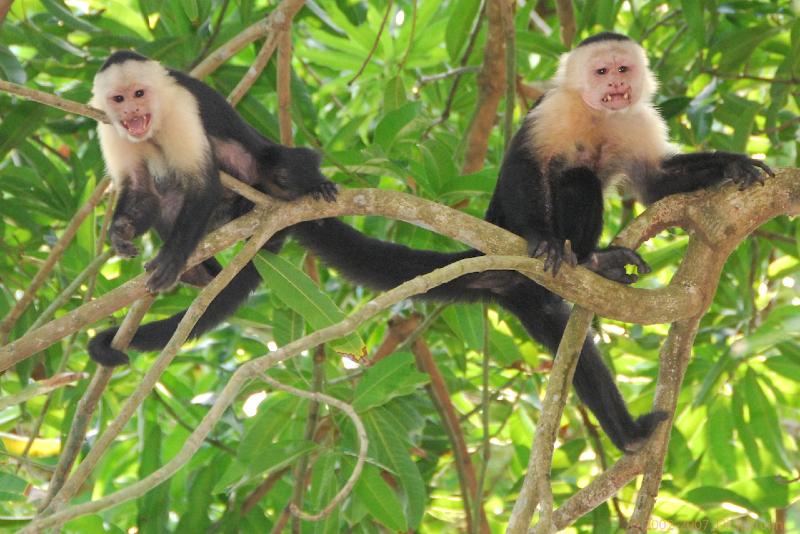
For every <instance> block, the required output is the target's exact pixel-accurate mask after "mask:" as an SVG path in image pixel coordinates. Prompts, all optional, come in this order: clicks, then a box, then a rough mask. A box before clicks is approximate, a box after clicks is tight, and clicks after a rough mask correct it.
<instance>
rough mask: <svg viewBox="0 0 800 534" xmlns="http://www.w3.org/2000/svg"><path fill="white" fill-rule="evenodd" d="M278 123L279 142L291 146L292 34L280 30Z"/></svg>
mask: <svg viewBox="0 0 800 534" xmlns="http://www.w3.org/2000/svg"><path fill="white" fill-rule="evenodd" d="M277 76H278V79H277V83H276V85H277V91H278V125H279V126H280V132H281V144H282V145H285V146H292V145H293V144H294V143H293V136H292V34H291V32H289V31H282V32H281V34H280V36H279V37H278V69H277Z"/></svg>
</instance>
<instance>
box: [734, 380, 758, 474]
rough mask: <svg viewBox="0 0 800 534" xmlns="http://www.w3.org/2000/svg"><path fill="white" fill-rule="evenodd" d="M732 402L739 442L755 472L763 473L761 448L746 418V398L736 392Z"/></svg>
mask: <svg viewBox="0 0 800 534" xmlns="http://www.w3.org/2000/svg"><path fill="white" fill-rule="evenodd" d="M731 400H732V403H731V407H732V410H731V413H732V414H733V422H734V424H735V425H736V435H737V436H739V441H740V442H741V443H742V446H744V452H745V454H746V455H747V459H748V460H749V461H750V465H751V466H752V468H753V470H754V471H756V472H758V471H761V468H762V465H763V462H762V460H761V448H760V447H759V446H758V444H757V443H756V438H755V435H754V432H753V427H752V426H751V425H750V422H749V421H747V420H746V419H745V417H744V397H743V396H742V395H741V394H740V393H739V392H738V391H736V390H734V391H733V396H732V398H731Z"/></svg>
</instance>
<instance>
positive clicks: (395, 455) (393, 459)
mask: <svg viewBox="0 0 800 534" xmlns="http://www.w3.org/2000/svg"><path fill="white" fill-rule="evenodd" d="M364 426H365V427H366V429H367V435H368V436H369V440H370V443H371V444H374V445H376V446H377V447H376V450H377V455H378V458H379V459H380V460H381V461H382V462H383V463H384V464H385V465H388V466H389V467H390V468H391V469H392V472H393V473H394V475H395V476H396V477H397V478H398V479H399V481H400V486H401V487H402V488H403V493H404V496H405V507H404V510H405V516H406V519H407V521H408V525H409V527H410V528H412V529H417V528H418V527H419V524H420V522H421V521H422V516H423V515H424V514H425V504H426V502H427V499H428V497H427V492H426V491H425V482H424V481H423V480H422V475H421V474H420V472H419V467H418V466H417V464H416V463H414V461H413V460H412V459H411V455H410V453H409V451H410V449H411V442H410V441H409V439H408V437H407V435H405V434H403V433H401V429H402V428H404V425H403V424H402V422H401V421H399V420H398V419H397V418H396V417H395V416H394V415H393V414H392V413H391V411H389V410H386V409H383V408H379V409H376V410H371V411H370V412H369V413H367V414H366V415H365V417H364Z"/></svg>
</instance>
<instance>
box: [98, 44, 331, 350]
mask: <svg viewBox="0 0 800 534" xmlns="http://www.w3.org/2000/svg"><path fill="white" fill-rule="evenodd" d="M92 93H93V97H92V101H91V104H92V105H93V106H95V107H97V108H99V109H101V110H103V111H105V112H106V114H107V115H108V118H109V120H110V121H111V124H104V123H100V124H99V126H98V133H99V137H100V145H101V148H102V151H103V157H104V159H105V162H106V166H107V168H108V172H109V174H110V175H111V177H112V180H113V183H114V187H115V188H117V189H118V190H119V199H118V201H117V206H116V209H115V211H114V215H113V218H112V222H111V228H110V232H109V233H110V239H111V245H112V246H113V248H114V250H115V252H116V253H117V254H118V255H120V256H124V257H133V256H136V255H137V254H138V250H137V248H136V246H135V245H134V244H133V242H132V240H133V239H134V238H135V237H137V236H139V235H141V234H142V233H144V232H145V231H146V230H148V229H149V228H151V227H154V228H155V229H156V231H157V232H158V234H159V235H160V236H161V238H162V240H163V242H164V244H163V245H162V247H161V249H160V250H159V252H158V254H157V255H156V257H155V258H154V259H153V260H151V261H150V262H149V263H147V264H146V266H145V269H146V270H147V271H149V272H150V278H149V279H148V281H147V287H148V289H149V290H150V291H154V292H155V291H163V290H166V289H169V288H170V287H172V286H173V285H174V284H175V283H176V282H177V280H178V278H179V277H180V278H181V280H183V281H184V282H187V283H192V284H195V285H205V284H207V283H208V282H209V281H210V280H211V279H212V278H213V277H214V276H216V274H217V273H218V272H219V271H220V265H219V263H218V262H217V261H216V260H215V259H213V258H211V259H209V260H206V261H205V262H203V263H202V264H200V265H197V266H195V267H193V268H191V269H189V270H188V271H186V272H185V273H184V272H183V271H184V269H185V267H186V260H187V259H188V257H189V255H190V254H191V253H192V252H193V251H194V249H195V247H196V246H197V243H198V242H199V241H200V239H201V238H202V237H203V235H205V234H206V233H207V232H209V231H210V230H212V229H214V228H216V227H218V226H220V225H222V224H224V223H226V222H228V221H230V220H232V219H234V218H236V217H238V216H240V215H242V214H244V213H245V212H247V211H249V210H250V209H252V207H253V206H252V204H251V203H250V202H249V201H247V200H245V199H243V198H241V197H239V196H238V195H236V194H234V193H232V192H230V191H228V190H227V189H226V188H224V187H222V185H221V183H220V179H219V172H220V170H223V171H225V172H227V173H228V174H231V175H232V176H234V177H236V178H237V179H239V180H241V181H243V182H245V183H247V184H249V185H251V186H253V187H255V188H256V189H258V190H260V191H262V192H264V193H267V194H270V195H272V196H275V197H277V198H281V199H285V200H293V199H295V198H298V197H300V196H302V195H306V194H311V195H313V196H315V197H323V198H325V199H326V200H329V201H333V200H335V198H336V186H335V185H334V184H333V183H332V182H330V181H329V180H327V179H326V178H325V177H324V176H323V175H322V174H321V172H320V170H319V162H320V158H319V156H318V155H317V154H316V153H315V152H314V151H312V150H310V149H307V148H289V147H285V146H282V145H280V144H277V143H275V142H273V141H270V140H269V139H267V138H265V137H264V136H262V135H261V134H260V133H258V132H257V131H256V130H255V129H254V128H252V127H251V126H250V125H249V124H247V123H246V122H245V121H244V120H242V118H241V117H240V116H239V115H238V114H237V113H236V111H235V110H234V109H233V108H232V107H231V106H230V105H229V104H228V103H227V102H226V101H225V98H224V97H222V95H220V94H219V93H217V92H216V91H214V90H213V89H211V88H210V87H209V86H208V85H206V84H204V83H203V82H201V81H199V80H196V79H194V78H192V77H190V76H188V75H186V74H184V73H182V72H179V71H175V70H171V69H167V68H165V67H163V66H162V65H161V64H160V63H158V62H157V61H153V60H151V59H148V58H146V57H144V56H141V55H139V54H137V53H135V52H130V51H119V52H115V53H114V54H112V55H111V56H110V57H109V58H108V59H107V60H106V61H105V63H104V64H103V66H102V67H100V70H99V71H98V72H97V75H96V76H95V79H94V86H93V89H92ZM282 241H283V239H282V238H281V237H277V238H276V239H273V241H271V242H270V243H268V244H267V245H265V248H269V249H270V250H278V249H280V246H281V244H282ZM181 273H183V274H181ZM260 281H261V279H260V277H259V275H258V273H257V272H256V269H255V267H253V265H252V264H248V265H247V266H246V267H245V268H244V269H242V271H240V273H239V274H238V275H237V276H236V277H235V278H234V279H233V280H232V281H231V283H230V284H229V285H228V287H227V288H226V289H225V290H223V291H222V292H221V293H220V295H218V296H217V298H216V299H215V300H214V301H213V302H212V303H211V305H210V306H209V308H208V309H207V310H206V312H205V314H204V315H203V316H202V318H201V319H200V320H199V321H198V324H197V325H196V326H195V328H194V330H193V332H192V336H197V335H200V334H201V333H203V332H205V331H206V330H208V329H210V328H212V327H213V326H214V325H216V324H218V323H219V322H220V321H222V320H223V319H224V318H225V317H227V316H228V315H230V314H231V313H233V311H235V310H236V308H237V307H239V305H240V304H241V303H242V302H244V300H245V299H246V298H247V297H248V295H249V294H250V292H251V291H253V289H255V288H256V287H257V286H258V284H259V283H260ZM176 317H177V318H176ZM176 317H173V318H170V319H168V320H165V321H158V322H156V323H152V324H150V325H144V326H142V327H140V328H139V330H138V331H137V333H136V335H135V336H134V338H133V340H132V341H131V344H130V346H131V347H133V348H136V349H140V350H152V349H154V348H159V347H162V346H163V345H164V344H165V343H166V341H167V340H168V339H169V337H170V336H171V334H172V332H173V331H174V330H175V327H176V325H177V324H178V321H180V318H181V317H182V314H180V315H179V316H176ZM116 330H117V329H116V328H112V329H108V330H105V331H103V332H100V333H99V334H98V335H97V336H96V337H94V338H93V339H92V340H91V342H90V344H89V354H90V355H91V357H92V359H94V360H95V361H97V362H99V363H101V364H103V365H120V364H122V363H126V362H127V361H128V358H127V356H126V355H125V353H123V352H121V351H118V350H115V349H113V348H111V340H112V339H113V337H114V334H115V333H116Z"/></svg>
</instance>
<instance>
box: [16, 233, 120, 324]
mask: <svg viewBox="0 0 800 534" xmlns="http://www.w3.org/2000/svg"><path fill="white" fill-rule="evenodd" d="M113 255H114V251H113V250H111V249H108V250H106V251H105V252H103V253H102V254H100V255H99V256H97V257H95V259H93V260H92V261H91V263H89V265H87V266H86V268H85V269H84V270H83V271H81V272H80V273H79V274H78V276H76V277H75V279H74V280H72V282H70V284H69V285H68V286H67V287H66V288H64V290H63V291H61V293H60V294H59V295H58V296H57V297H56V298H55V299H54V300H53V302H51V303H50V305H49V306H48V307H47V308H46V309H45V310H44V311H43V312H42V313H41V314H40V315H39V317H37V318H36V320H35V321H34V322H33V324H32V325H31V326H30V328H29V329H28V330H29V331H30V330H35V329H37V328H39V327H40V326H42V325H43V324H44V323H46V322H47V321H49V320H50V319H51V318H52V317H53V315H55V314H56V312H57V311H58V310H60V309H61V307H62V306H63V305H64V304H66V303H67V302H68V301H69V299H71V298H72V295H74V294H75V292H76V291H77V290H78V289H79V288H80V286H81V284H83V283H84V282H85V281H86V279H87V278H89V277H90V276H92V275H94V274H96V273H97V271H98V270H99V269H100V267H102V266H103V265H104V264H105V263H106V262H107V261H108V259H109V258H111V256H113Z"/></svg>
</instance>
